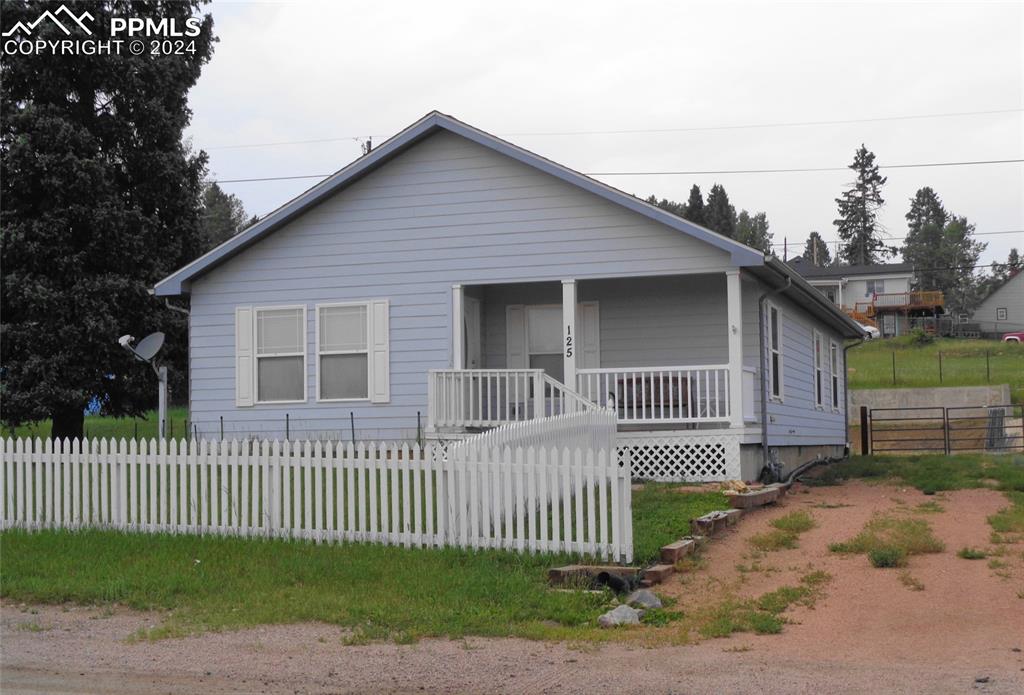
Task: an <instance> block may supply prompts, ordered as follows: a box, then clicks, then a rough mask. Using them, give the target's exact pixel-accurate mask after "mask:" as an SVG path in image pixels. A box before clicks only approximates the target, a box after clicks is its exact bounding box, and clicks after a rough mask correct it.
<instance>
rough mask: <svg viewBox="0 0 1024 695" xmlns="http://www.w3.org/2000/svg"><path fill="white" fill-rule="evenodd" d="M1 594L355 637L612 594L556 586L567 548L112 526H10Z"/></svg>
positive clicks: (565, 612)
mask: <svg viewBox="0 0 1024 695" xmlns="http://www.w3.org/2000/svg"><path fill="white" fill-rule="evenodd" d="M0 540H2V549H3V556H4V562H3V567H2V570H0V577H2V589H0V593H2V595H3V596H4V597H5V598H9V599H14V600H21V601H35V602H43V603H63V602H67V601H71V602H75V603H82V604H104V603H111V602H116V603H120V604H124V605H127V606H129V607H131V608H136V609H142V610H150V609H152V610H161V611H170V614H169V616H168V617H167V619H166V621H165V623H164V624H163V625H161V626H160V627H159V628H157V630H156V631H155V632H154V633H150V634H146V635H144V636H146V637H161V636H172V635H178V634H188V633H190V632H193V631H201V630H210V629H212V630H218V629H224V628H239V627H247V626H252V625H259V624H274V623H291V622H299V621H306V620H318V621H324V622H327V623H334V624H337V625H342V626H346V627H350V628H353V629H354V630H355V631H356V634H357V636H358V635H359V634H361V633H367V634H369V635H371V636H373V635H375V636H377V638H386V637H390V638H393V639H418V638H420V637H426V636H448V637H462V636H465V635H471V634H472V635H485V636H521V637H541V636H549V635H551V636H571V635H572V634H573V629H574V628H584V627H587V626H589V625H592V624H593V622H594V619H595V618H596V617H597V615H598V614H599V613H600V612H601V611H602V609H603V607H604V605H605V603H606V602H607V600H608V597H607V596H605V595H603V594H591V593H586V592H554V591H549V590H547V588H546V584H545V574H546V571H547V569H548V568H549V567H551V566H553V565H556V564H559V563H561V562H564V561H568V558H558V557H551V556H530V555H525V554H517V553H505V552H497V551H479V552H468V551H460V550H454V549H442V550H422V549H418V550H412V549H409V550H407V549H404V548H396V547H388V546H379V545H359V544H350V545H343V546H330V545H314V544H311V543H303V542H297V541H296V542H289V541H266V540H246V539H234V538H218V537H193V536H169V535H142V534H137V535H131V534H121V533H115V532H108V531H82V532H55V531H47V532H41V533H32V534H29V533H25V532H20V531H5V532H4V533H3V534H2V536H0Z"/></svg>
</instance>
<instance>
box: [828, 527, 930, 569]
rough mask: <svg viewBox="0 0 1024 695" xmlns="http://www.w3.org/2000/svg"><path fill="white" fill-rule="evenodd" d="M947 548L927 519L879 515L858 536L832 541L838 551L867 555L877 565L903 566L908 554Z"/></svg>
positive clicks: (833, 546) (832, 546) (834, 550)
mask: <svg viewBox="0 0 1024 695" xmlns="http://www.w3.org/2000/svg"><path fill="white" fill-rule="evenodd" d="M944 549H945V546H944V545H943V544H942V541H940V540H939V539H938V538H936V537H935V535H934V534H933V533H932V528H931V526H930V525H929V524H928V522H927V521H925V520H924V519H914V518H907V517H903V516H897V515H889V514H878V515H876V516H874V517H872V518H871V520H870V521H868V523H867V524H865V525H864V529H863V530H862V531H861V532H860V533H858V534H857V535H856V536H854V537H853V538H851V539H850V540H848V541H844V542H842V543H832V544H830V545H829V550H831V551H832V552H835V553H850V554H867V555H868V556H869V560H870V561H871V564H872V565H874V566H875V567H900V566H902V564H903V561H905V558H906V556H908V555H920V554H923V553H940V552H942V551H943V550H944Z"/></svg>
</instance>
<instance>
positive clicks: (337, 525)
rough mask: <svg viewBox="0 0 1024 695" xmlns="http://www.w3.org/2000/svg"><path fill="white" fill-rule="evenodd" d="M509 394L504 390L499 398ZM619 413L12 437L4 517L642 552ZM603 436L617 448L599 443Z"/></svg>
mask: <svg viewBox="0 0 1024 695" xmlns="http://www.w3.org/2000/svg"><path fill="white" fill-rule="evenodd" d="M499 398H500V396H499ZM614 443H615V415H614V413H612V412H610V411H601V412H588V411H580V412H576V413H568V414H564V415H558V416H552V417H548V418H541V419H536V420H531V421H529V422H521V423H515V424H514V425H510V426H508V427H507V428H499V429H497V430H493V431H491V432H489V433H487V434H484V435H481V436H479V437H476V438H470V439H467V440H464V441H462V442H459V443H453V444H451V445H448V446H446V445H445V444H442V443H431V444H428V445H427V446H425V447H422V448H421V447H419V446H409V445H408V444H404V445H401V446H398V445H394V444H385V443H364V442H359V443H357V444H355V445H353V444H352V443H346V444H344V445H342V444H332V443H329V442H328V443H326V444H325V443H323V442H316V443H311V442H305V443H302V444H298V443H292V442H290V441H284V442H280V441H275V442H273V443H272V444H271V443H270V442H268V441H263V442H253V441H245V442H241V443H240V442H238V441H237V440H236V441H231V442H230V443H229V442H227V441H219V442H209V441H206V440H202V441H196V440H191V441H187V442H186V441H184V440H182V441H180V442H179V441H178V440H172V441H170V442H167V441H166V440H160V441H157V440H143V441H141V442H139V441H136V440H132V441H130V442H129V441H126V440H124V439H122V440H120V441H114V440H110V441H107V440H74V441H71V440H48V441H47V442H43V441H42V440H39V441H36V442H34V443H33V442H31V441H26V440H24V439H17V440H14V439H6V440H2V441H0V507H2V508H0V524H2V526H3V527H4V528H7V527H11V526H18V527H24V528H28V529H31V530H40V529H43V528H84V527H105V528H115V529H122V530H128V531H133V532H143V533H153V532H171V533H193V534H207V533H215V534H219V535H246V536H248V535H256V534H259V535H263V536H265V537H268V538H272V537H282V536H283V537H296V538H303V539H306V540H309V541H313V542H324V541H353V540H356V541H368V542H378V543H389V544H396V545H397V544H401V545H404V546H405V547H430V546H457V547H463V548H504V549H506V550H517V551H519V552H527V551H528V552H531V553H535V552H559V551H569V552H575V553H579V554H586V555H593V556H600V557H605V558H611V559H614V560H618V559H622V558H631V556H632V522H631V519H630V513H631V498H630V468H629V465H628V453H625V456H627V459H626V460H625V461H624V463H625V465H622V466H620V465H619V462H618V458H617V454H616V450H615V447H614ZM601 445H606V446H601Z"/></svg>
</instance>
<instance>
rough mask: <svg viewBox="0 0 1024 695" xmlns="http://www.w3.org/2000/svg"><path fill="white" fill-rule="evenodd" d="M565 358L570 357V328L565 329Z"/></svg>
mask: <svg viewBox="0 0 1024 695" xmlns="http://www.w3.org/2000/svg"><path fill="white" fill-rule="evenodd" d="M565 356H566V357H572V326H569V325H567V326H566V327H565Z"/></svg>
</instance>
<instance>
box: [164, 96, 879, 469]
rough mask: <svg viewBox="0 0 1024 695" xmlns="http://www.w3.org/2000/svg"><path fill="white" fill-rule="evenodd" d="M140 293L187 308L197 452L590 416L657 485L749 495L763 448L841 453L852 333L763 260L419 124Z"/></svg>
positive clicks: (511, 153)
mask: <svg viewBox="0 0 1024 695" xmlns="http://www.w3.org/2000/svg"><path fill="white" fill-rule="evenodd" d="M155 292H156V294H157V295H158V296H175V295H189V297H190V301H191V321H190V329H191V334H190V335H191V345H190V346H189V349H190V384H191V388H190V391H189V392H190V398H191V403H190V417H191V419H192V421H193V423H194V424H195V427H196V428H197V430H198V431H199V433H200V435H201V436H202V435H204V434H205V435H207V436H217V434H218V429H219V428H220V427H221V426H223V430H224V434H225V436H226V437H233V436H248V435H257V436H272V437H274V436H276V437H281V436H283V435H284V434H285V428H286V422H287V427H288V428H289V435H290V436H291V438H293V439H295V438H300V439H305V438H314V437H330V438H334V439H342V440H345V441H348V440H349V439H350V438H352V437H355V438H356V439H388V440H413V439H415V438H417V437H418V436H419V435H420V426H421V424H422V428H423V430H424V435H425V436H426V437H428V438H430V437H437V438H450V437H459V436H462V435H464V434H465V433H467V432H472V431H479V430H480V429H486V428H488V427H492V426H495V425H498V424H501V423H504V422H509V421H516V420H524V419H530V418H533V417H537V416H539V415H548V414H553V413H560V412H572V411H574V410H579V409H581V408H589V407H594V406H595V405H603V406H604V405H606V406H608V407H612V408H614V409H615V410H616V411H617V412H618V414H619V420H620V423H621V424H620V430H621V437H620V445H621V446H623V447H626V449H624V451H628V452H629V453H631V455H632V457H633V466H634V471H637V472H638V473H640V474H642V475H644V476H647V477H662V478H668V477H680V476H683V475H685V476H686V477H689V478H691V479H716V478H717V479H721V478H726V477H739V476H742V477H743V478H746V479H752V478H755V477H756V476H757V475H758V474H759V472H760V471H761V468H762V463H763V461H765V460H767V454H768V453H769V452H766V451H762V448H761V443H762V442H765V441H766V443H767V444H768V445H770V447H771V448H772V449H776V450H777V451H778V454H779V458H780V459H781V460H782V462H783V463H784V464H785V465H786V466H787V467H792V466H794V465H796V464H799V463H803V462H805V461H807V460H809V459H812V458H814V457H815V456H817V455H840V454H842V452H843V448H844V446H845V444H846V441H847V437H846V431H845V422H846V416H845V409H846V394H845V365H844V353H843V340H844V339H845V338H854V337H859V336H860V335H862V332H861V330H860V328H859V326H858V325H857V324H856V323H854V322H853V321H852V320H850V319H849V318H848V317H847V316H846V315H845V314H843V313H842V312H841V311H839V310H838V309H837V308H836V307H834V306H833V305H832V304H830V303H829V302H828V301H826V300H825V299H824V297H823V296H822V295H821V294H820V293H819V292H818V291H816V290H815V289H814V288H813V287H811V286H810V285H808V284H807V283H806V282H805V281H804V280H803V279H802V278H801V277H800V276H799V275H798V274H796V273H794V272H792V271H791V269H790V268H789V267H788V266H787V265H785V264H784V263H782V262H781V261H779V260H778V259H776V258H774V257H766V256H765V255H764V254H762V253H761V252H759V251H755V250H754V249H751V248H749V247H747V246H744V245H742V244H740V243H738V242H735V241H733V240H731V239H728V238H726V237H723V236H720V235H718V234H716V233H714V232H711V231H709V230H707V229H704V228H703V227H700V226H697V225H694V224H691V223H689V222H687V221H685V220H683V219H681V218H679V217H676V216H674V215H672V214H669V213H667V212H664V211H662V210H660V209H658V208H656V207H654V206H652V205H648V204H647V203H644V202H643V201H641V200H639V199H637V198H635V197H633V196H630V195H628V194H625V193H623V192H621V191H619V190H617V189H614V188H612V187H610V186H607V185H605V184H603V183H601V182H599V181H595V180H594V179H591V178H588V177H586V176H583V175H582V174H579V173H577V172H575V171H572V170H571V169H568V168H566V167H564V166H561V165H559V164H556V163H555V162H552V161H550V160H547V159H544V158H542V157H540V156H538V155H535V154H533V153H531V152H528V151H526V150H524V149H522V148H520V147H517V146H515V145H512V144H510V143H508V142H505V141H503V140H500V139H498V138H496V137H494V136H492V135H489V134H487V133H485V132H483V131H480V130H477V129H476V128H473V127H472V126H469V125H467V124H465V123H462V122H460V121H458V120H455V119H453V118H451V117H449V116H445V115H443V114H440V113H437V112H433V113H430V114H428V115H427V116H425V117H424V118H422V119H421V120H419V121H417V122H416V123H414V124H413V125H411V126H410V127H408V128H406V129H405V130H403V131H402V132H401V133H399V134H398V135H396V136H394V137H392V138H391V139H390V140H388V141H386V142H385V143H384V144H382V145H381V146H380V147H378V148H376V149H375V150H373V151H372V152H370V153H369V154H367V155H365V156H363V157H361V158H360V159H358V160H356V161H355V162H353V163H352V164H350V165H349V166H347V167H345V168H344V169H342V170H341V171H339V172H338V173H336V174H334V175H333V176H331V177H330V178H328V179H326V180H325V181H323V182H322V183H320V184H319V185H317V186H314V187H313V188H311V189H310V190H308V191H307V192H305V193H303V194H302V195H300V196H299V197H297V198H295V199H294V200H292V201H291V202H289V203H287V204H285V205H284V206H282V207H280V208H279V209H278V210H276V211H275V212H273V213H271V214H269V215H268V216H267V217H265V218H264V219H262V220H260V221H259V222H258V223H256V224H254V225H253V226H251V227H249V228H248V229H246V230H244V231H243V232H241V233H240V234H238V235H237V236H235V237H234V238H232V239H230V240H228V241H227V242H225V243H224V244H222V245H221V246H219V247H217V248H216V249H214V250H212V251H211V252H209V253H207V254H206V255H205V256H203V257H201V258H199V259H198V260H196V261H194V262H193V263H191V264H189V265H188V266H186V267H184V268H182V269H181V270H179V271H177V272H175V273H174V274H173V275H170V276H169V277H167V278H166V279H164V280H162V281H161V282H160V283H159V284H157V285H156V288H155ZM762 309H763V317H762V320H761V321H760V323H759V314H761V313H762ZM762 328H763V330H762ZM762 333H763V335H762ZM762 360H763V361H764V364H765V365H767V375H768V377H767V379H765V380H763V382H762V379H761V372H762V368H761V364H762ZM762 383H763V384H764V387H763V388H762ZM762 402H764V403H766V408H765V409H764V410H763V409H762ZM762 412H764V418H762ZM221 423H223V425H221ZM762 428H764V429H765V430H766V432H767V440H765V438H764V437H763V435H762ZM741 461H742V465H741Z"/></svg>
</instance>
